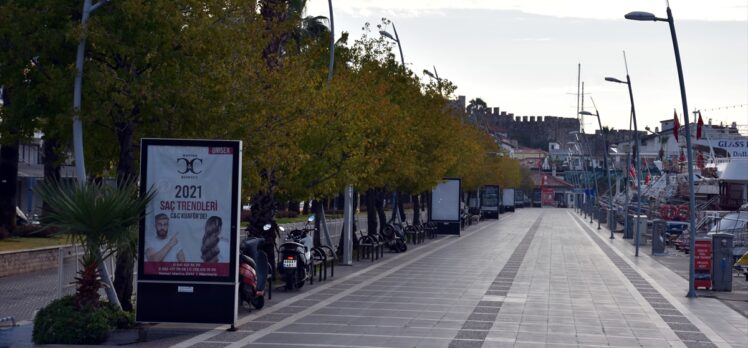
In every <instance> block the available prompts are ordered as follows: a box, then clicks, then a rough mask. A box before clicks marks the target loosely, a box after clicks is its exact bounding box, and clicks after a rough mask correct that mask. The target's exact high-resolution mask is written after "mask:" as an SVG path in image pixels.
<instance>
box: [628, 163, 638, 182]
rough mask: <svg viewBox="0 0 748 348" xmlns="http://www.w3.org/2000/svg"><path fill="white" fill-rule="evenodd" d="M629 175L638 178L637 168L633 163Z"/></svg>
mask: <svg viewBox="0 0 748 348" xmlns="http://www.w3.org/2000/svg"><path fill="white" fill-rule="evenodd" d="M629 176H630V177H631V178H634V179H636V168H634V165H633V164H632V165H631V166H629Z"/></svg>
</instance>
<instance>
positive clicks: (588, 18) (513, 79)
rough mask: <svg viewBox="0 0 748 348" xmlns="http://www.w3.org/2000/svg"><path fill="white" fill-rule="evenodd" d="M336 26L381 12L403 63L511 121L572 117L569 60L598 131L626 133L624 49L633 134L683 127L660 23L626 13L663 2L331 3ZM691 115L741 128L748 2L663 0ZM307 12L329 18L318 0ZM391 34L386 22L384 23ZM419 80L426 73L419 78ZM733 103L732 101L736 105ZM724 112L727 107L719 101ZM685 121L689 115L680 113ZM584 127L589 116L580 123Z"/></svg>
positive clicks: (747, 87) (358, 23)
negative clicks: (664, 124) (665, 124)
mask: <svg viewBox="0 0 748 348" xmlns="http://www.w3.org/2000/svg"><path fill="white" fill-rule="evenodd" d="M333 6H334V16H335V31H336V37H339V35H340V33H341V32H342V31H345V32H348V33H350V35H351V39H350V40H349V42H353V39H355V38H358V37H359V36H360V35H361V33H362V29H361V28H362V27H363V25H364V23H366V22H370V23H372V25H374V24H379V23H380V21H381V18H382V17H386V18H388V19H389V20H391V21H392V22H393V23H394V24H395V25H396V26H397V32H398V34H399V36H400V41H401V43H402V46H403V47H402V49H403V55H404V56H405V63H406V66H408V68H410V69H411V70H413V71H415V72H417V73H418V74H419V75H421V71H423V70H424V69H429V70H431V69H433V67H436V70H437V71H438V73H439V76H440V77H442V78H446V79H449V80H450V81H452V82H453V83H454V84H455V85H457V87H458V89H457V92H456V93H455V94H456V95H465V96H466V97H467V99H468V100H470V99H473V98H476V97H480V98H482V99H483V100H485V101H486V102H487V103H488V105H489V106H491V107H499V108H500V109H501V110H502V111H507V112H510V113H514V114H515V115H516V116H520V115H522V116H525V115H526V116H545V115H553V116H562V117H576V115H575V114H576V107H577V97H576V93H577V66H578V64H581V79H582V81H584V90H585V94H586V97H585V105H584V108H585V109H586V110H588V111H592V112H594V107H593V106H592V102H591V99H594V102H595V105H596V106H597V109H598V111H599V112H600V116H601V118H602V123H603V126H611V127H614V128H615V129H628V128H629V123H630V122H629V110H630V103H629V96H628V90H627V88H626V85H623V84H615V83H610V82H606V81H604V78H605V77H606V76H612V77H616V78H619V79H622V80H625V78H626V68H625V65H624V57H623V52H624V51H625V52H626V58H627V61H628V69H629V74H630V77H631V81H632V84H631V85H632V87H633V91H634V102H635V105H636V113H637V119H638V125H639V128H640V129H643V128H644V126H650V127H651V128H652V129H653V130H654V128H655V127H659V125H660V124H659V121H661V120H665V119H671V120H672V118H673V112H674V109H677V112H678V115H679V116H680V117H681V123H682V122H683V118H682V117H683V107H682V104H681V99H680V89H679V85H678V74H677V70H676V65H675V56H674V54H673V45H672V40H671V37H670V31H669V29H668V25H667V23H666V22H637V21H630V20H625V19H624V18H623V15H624V14H626V13H628V12H631V11H647V12H651V13H654V14H655V15H656V16H658V17H666V16H667V15H666V6H667V5H666V1H665V0H662V1H659V0H460V1H455V0H452V1H446V0H368V1H367V0H333ZM670 7H671V9H672V11H673V17H674V18H675V28H676V34H677V36H678V43H679V45H680V51H681V59H682V62H683V71H684V77H685V85H686V94H687V99H688V108H689V111H691V112H693V110H696V109H700V110H702V115H703V118H704V122H705V123H707V122H708V121H709V119H712V122H713V123H715V124H719V123H720V122H724V123H732V122H736V123H737V124H739V125H747V126H748V1H746V0H710V1H704V0H672V1H670ZM307 14H308V15H315V16H316V15H323V16H326V17H327V16H328V14H329V12H328V2H327V0H309V1H308V3H307ZM388 31H390V32H392V28H391V27H390V28H388ZM424 78H427V77H424ZM736 105H737V106H736ZM727 107H730V108H727ZM689 117H690V118H691V120H693V114H689ZM584 124H585V126H584V128H585V130H586V132H592V131H594V130H595V129H597V120H595V119H593V118H591V117H587V118H586V119H585V120H584Z"/></svg>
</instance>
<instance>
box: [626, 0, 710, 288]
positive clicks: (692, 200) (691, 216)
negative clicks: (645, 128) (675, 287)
mask: <svg viewBox="0 0 748 348" xmlns="http://www.w3.org/2000/svg"><path fill="white" fill-rule="evenodd" d="M624 18H626V19H630V20H635V21H653V22H667V23H668V25H669V27H670V37H671V39H672V41H673V51H674V53H675V65H676V67H677V69H678V82H679V84H680V99H681V102H682V104H683V121H684V123H685V125H684V127H685V130H686V156H687V159H688V210H689V212H688V222H689V230H690V237H691V241H690V243H689V244H690V245H689V250H690V252H689V253H688V254H689V266H688V268H689V272H688V294H687V295H686V296H687V297H696V289H695V288H694V280H695V278H696V277H695V269H694V267H695V266H694V261H695V260H694V248H695V243H696V196H695V194H694V183H693V150H692V149H691V126H690V123H689V121H688V102H687V100H686V84H685V83H684V82H683V65H682V64H681V60H680V49H679V48H678V38H677V37H676V35H675V20H674V19H673V12H672V11H671V10H670V4H669V3H668V5H667V18H658V17H656V16H655V15H654V14H651V13H649V12H640V11H635V12H630V13H628V14H626V15H625V16H624Z"/></svg>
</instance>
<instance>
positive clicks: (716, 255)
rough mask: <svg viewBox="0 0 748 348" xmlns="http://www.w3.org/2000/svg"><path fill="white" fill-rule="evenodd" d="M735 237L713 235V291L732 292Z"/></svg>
mask: <svg viewBox="0 0 748 348" xmlns="http://www.w3.org/2000/svg"><path fill="white" fill-rule="evenodd" d="M732 242H733V235H732V234H728V233H716V234H714V235H712V290H714V291H732V264H733V255H732V247H733V243H732Z"/></svg>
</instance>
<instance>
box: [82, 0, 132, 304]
mask: <svg viewBox="0 0 748 348" xmlns="http://www.w3.org/2000/svg"><path fill="white" fill-rule="evenodd" d="M108 2H109V0H100V1H99V2H97V3H95V4H93V3H92V0H83V13H81V27H83V30H84V35H81V37H80V40H79V41H78V50H77V51H76V57H75V82H74V84H73V158H74V159H75V176H76V178H77V179H78V185H80V186H84V185H86V166H85V158H84V155H83V124H82V122H81V119H80V112H81V94H82V91H83V62H84V58H85V57H84V56H85V51H86V35H85V30H86V29H85V27H86V23H88V17H89V16H90V15H91V13H93V12H94V11H96V10H97V9H99V8H100V7H101V6H103V5H104V4H106V3H108ZM99 274H100V275H101V281H102V282H103V283H104V284H106V285H107V286H106V287H105V288H104V292H106V295H107V299H108V300H109V302H110V303H112V304H113V305H114V306H116V307H117V308H120V309H121V308H122V305H121V304H120V302H119V299H118V298H117V293H116V292H115V290H114V287H113V286H112V279H111V278H110V277H109V272H108V271H107V269H106V266H105V265H104V263H103V262H102V263H100V264H99Z"/></svg>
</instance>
